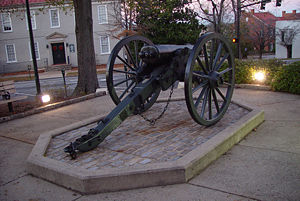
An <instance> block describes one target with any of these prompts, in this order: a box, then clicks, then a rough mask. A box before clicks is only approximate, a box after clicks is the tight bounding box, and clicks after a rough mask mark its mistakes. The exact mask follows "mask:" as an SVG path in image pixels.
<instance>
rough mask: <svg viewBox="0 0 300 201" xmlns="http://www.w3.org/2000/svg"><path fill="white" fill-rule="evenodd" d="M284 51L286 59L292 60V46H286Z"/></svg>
mask: <svg viewBox="0 0 300 201" xmlns="http://www.w3.org/2000/svg"><path fill="white" fill-rule="evenodd" d="M286 50H287V58H288V59H290V58H292V45H287V46H286Z"/></svg>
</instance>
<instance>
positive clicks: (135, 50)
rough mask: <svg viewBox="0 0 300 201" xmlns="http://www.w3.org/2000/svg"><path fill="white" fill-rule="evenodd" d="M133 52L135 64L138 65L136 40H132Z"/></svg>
mask: <svg viewBox="0 0 300 201" xmlns="http://www.w3.org/2000/svg"><path fill="white" fill-rule="evenodd" d="M134 53H135V64H136V66H139V61H138V46H137V41H136V40H135V41H134Z"/></svg>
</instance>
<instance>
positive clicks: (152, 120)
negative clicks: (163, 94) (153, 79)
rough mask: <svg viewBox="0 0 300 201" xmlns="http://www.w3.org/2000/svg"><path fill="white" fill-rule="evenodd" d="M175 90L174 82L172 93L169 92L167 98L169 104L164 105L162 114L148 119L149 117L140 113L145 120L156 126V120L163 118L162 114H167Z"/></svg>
mask: <svg viewBox="0 0 300 201" xmlns="http://www.w3.org/2000/svg"><path fill="white" fill-rule="evenodd" d="M173 92H174V84H172V87H171V90H170V94H169V98H168V100H167V104H166V106H165V107H164V109H163V111H162V112H161V114H160V115H158V116H157V117H156V118H152V119H148V118H147V117H145V116H144V115H143V114H141V113H140V114H139V115H140V116H141V117H142V118H143V119H144V120H145V121H148V122H149V123H150V125H151V126H154V125H155V123H156V121H158V120H159V119H160V118H162V116H163V115H164V114H165V112H166V111H167V109H168V106H169V103H170V101H171V97H172V94H173Z"/></svg>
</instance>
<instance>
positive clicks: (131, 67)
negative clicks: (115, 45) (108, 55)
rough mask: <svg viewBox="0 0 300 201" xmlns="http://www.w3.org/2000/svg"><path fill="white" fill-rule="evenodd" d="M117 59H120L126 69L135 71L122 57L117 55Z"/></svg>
mask: <svg viewBox="0 0 300 201" xmlns="http://www.w3.org/2000/svg"><path fill="white" fill-rule="evenodd" d="M117 58H118V59H120V60H121V61H122V62H123V63H124V64H125V65H126V66H127V67H128V68H130V70H132V71H136V70H135V69H134V68H132V67H131V66H130V64H128V63H127V62H126V61H125V60H124V59H123V58H122V57H120V56H119V55H117Z"/></svg>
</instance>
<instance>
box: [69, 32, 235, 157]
mask: <svg viewBox="0 0 300 201" xmlns="http://www.w3.org/2000/svg"><path fill="white" fill-rule="evenodd" d="M120 64H121V65H120ZM120 66H121V67H120ZM176 81H182V82H184V93H185V101H186V105H187V108H188V111H189V113H190V115H191V117H192V118H193V119H194V120H195V121H196V122H197V123H199V124H201V125H204V126H210V125H213V124H215V123H216V122H218V121H219V120H220V119H221V118H222V117H223V116H224V114H225V112H226V111H227V108H228V106H229V104H230V101H231V97H232V94H233V89H234V58H233V54H232V50H231V49H230V47H229V44H228V43H227V41H226V40H225V39H224V38H223V37H222V36H221V35H220V34H217V33H206V34H204V35H202V36H201V37H200V38H199V39H198V40H197V42H196V43H195V45H154V44H153V43H152V42H151V41H150V40H149V39H147V38H145V37H142V36H138V35H134V36H129V37H126V38H124V39H122V40H121V41H120V42H119V43H118V44H117V45H116V46H115V47H114V49H113V50H112V52H111V55H110V57H109V60H108V63H107V73H106V82H107V89H108V92H109V94H110V96H111V98H112V100H113V102H114V103H115V104H116V105H117V106H116V108H115V109H114V110H113V111H112V112H111V113H110V114H108V115H107V116H106V117H105V118H104V119H103V120H101V121H100V122H99V123H98V125H97V126H96V127H95V128H93V129H91V130H90V131H89V132H88V134H87V135H83V136H82V137H80V138H78V139H77V140H76V141H75V142H71V143H70V145H69V146H67V147H66V148H65V149H64V151H65V152H66V153H69V154H70V156H71V157H72V158H76V154H77V152H85V151H89V150H91V149H93V148H95V147H97V146H98V144H99V143H101V142H102V141H103V140H104V139H105V138H106V137H107V136H108V135H109V134H110V133H111V132H112V131H113V130H114V129H115V128H117V127H118V126H119V125H120V124H121V123H122V122H123V121H124V120H125V119H126V118H127V117H129V116H130V115H132V114H142V113H143V112H145V111H146V110H148V109H149V108H150V107H151V106H152V105H153V104H154V103H155V101H156V100H157V98H158V96H159V94H160V92H161V91H165V90H167V89H169V88H170V87H171V88H172V90H173V86H174V83H175V82H176ZM172 90H171V91H172ZM170 97H171V94H170ZM170 97H169V98H170ZM165 109H166V108H165ZM163 112H165V110H164V111H163ZM162 114H163V113H162ZM161 116H162V115H160V116H159V118H160V117H161ZM150 121H151V120H150Z"/></svg>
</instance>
